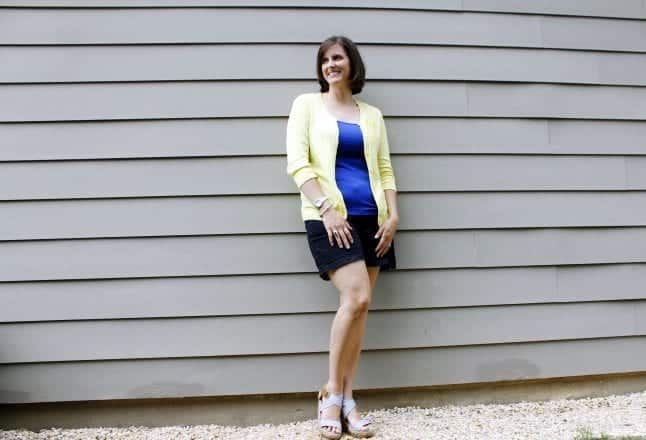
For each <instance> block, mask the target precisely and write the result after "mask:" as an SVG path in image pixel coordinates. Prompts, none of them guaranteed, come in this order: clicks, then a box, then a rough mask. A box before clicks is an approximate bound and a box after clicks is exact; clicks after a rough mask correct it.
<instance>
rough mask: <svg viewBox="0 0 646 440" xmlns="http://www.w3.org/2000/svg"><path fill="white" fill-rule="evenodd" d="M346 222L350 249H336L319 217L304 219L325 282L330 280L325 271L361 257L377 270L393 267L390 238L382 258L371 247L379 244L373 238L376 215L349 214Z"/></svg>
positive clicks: (315, 259) (308, 237)
mask: <svg viewBox="0 0 646 440" xmlns="http://www.w3.org/2000/svg"><path fill="white" fill-rule="evenodd" d="M348 223H350V225H352V238H353V239H354V243H353V244H351V245H350V249H346V248H340V247H339V246H338V245H337V244H336V243H335V245H334V246H330V241H329V240H328V236H327V232H326V231H325V226H323V222H322V221H321V220H306V221H305V230H306V231H307V241H308V242H309V245H310V250H311V251H312V256H313V257H314V262H315V263H316V267H317V268H318V270H319V275H320V276H321V278H323V279H324V280H326V281H327V280H329V279H330V277H329V275H328V272H329V271H331V270H334V269H338V268H339V267H341V266H345V265H346V264H349V263H352V262H353V261H357V260H364V261H365V262H366V266H368V267H379V268H380V269H381V270H390V269H395V268H396V267H397V262H396V260H395V242H394V241H393V243H392V246H390V249H389V250H388V252H386V254H385V255H384V256H383V257H381V258H379V257H377V255H376V253H375V248H376V247H377V243H379V239H377V238H375V234H376V233H377V231H378V230H379V226H378V225H377V216H349V217H348Z"/></svg>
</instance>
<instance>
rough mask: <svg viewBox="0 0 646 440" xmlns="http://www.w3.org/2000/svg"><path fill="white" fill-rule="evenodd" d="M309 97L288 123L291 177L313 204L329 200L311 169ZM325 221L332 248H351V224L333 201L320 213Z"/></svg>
mask: <svg viewBox="0 0 646 440" xmlns="http://www.w3.org/2000/svg"><path fill="white" fill-rule="evenodd" d="M306 99H307V97H306V96H303V95H301V96H299V97H297V98H296V99H295V100H294V103H293V104H292V109H291V111H290V112H289V119H288V120H287V173H288V174H289V175H291V176H292V178H293V179H294V182H295V183H296V185H297V186H298V188H299V189H300V190H301V192H302V193H303V194H305V197H307V198H308V199H309V200H310V201H311V202H312V203H314V201H315V200H316V199H320V198H322V197H324V196H325V194H323V191H322V190H321V186H320V185H319V183H318V180H317V178H316V173H315V172H314V170H313V169H312V167H311V165H310V139H309V125H310V111H309V105H308V103H307V102H306ZM319 213H320V214H321V219H322V220H323V224H324V226H325V230H326V231H327V234H328V240H329V241H330V246H334V242H335V241H336V243H337V244H338V245H339V247H346V248H350V243H352V242H353V239H352V233H351V232H350V229H352V228H351V226H350V224H349V223H348V222H347V221H346V220H345V219H344V218H343V216H341V214H339V213H338V212H337V211H336V210H335V209H334V207H333V206H332V204H331V203H330V201H325V203H324V204H323V206H321V208H320V209H319Z"/></svg>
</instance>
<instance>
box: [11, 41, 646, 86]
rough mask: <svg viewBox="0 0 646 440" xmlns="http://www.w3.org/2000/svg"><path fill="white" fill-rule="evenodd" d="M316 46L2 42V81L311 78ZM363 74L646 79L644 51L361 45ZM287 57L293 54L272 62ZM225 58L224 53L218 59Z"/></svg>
mask: <svg viewBox="0 0 646 440" xmlns="http://www.w3.org/2000/svg"><path fill="white" fill-rule="evenodd" d="M316 49H317V46H316V45H311V44H307V45H304V44H301V45H295V44H284V45H275V44H272V45H266V44H263V45H250V44H233V45H193V46H191V45H188V46H187V45H168V46H153V47H151V46H98V47H97V46H22V47H21V46H5V47H2V46H0V59H2V60H3V63H4V68H3V69H2V70H1V71H0V83H30V82H45V83H48V82H89V81H169V80H223V79H226V80H241V79H261V80H262V79H278V80H284V79H315V77H316V73H315V71H314V69H313V67H312V64H313V58H314V55H313V54H314V53H315V52H316ZM361 53H362V56H363V58H364V60H365V62H366V64H367V66H368V79H369V80H375V79H382V80H386V79H391V80H394V79H396V80H406V79H408V80H452V81H453V80H468V81H511V82H556V83H574V84H606V85H641V86H643V85H646V78H645V77H644V75H641V74H640V73H641V72H643V71H645V70H646V55H644V54H630V53H610V52H576V51H565V50H535V49H499V48H465V47H432V46H427V47H424V46H372V45H362V47H361ZM286 58H287V59H289V60H290V62H288V63H283V62H276V60H281V59H286ZM222 60H227V62H225V63H223V62H222Z"/></svg>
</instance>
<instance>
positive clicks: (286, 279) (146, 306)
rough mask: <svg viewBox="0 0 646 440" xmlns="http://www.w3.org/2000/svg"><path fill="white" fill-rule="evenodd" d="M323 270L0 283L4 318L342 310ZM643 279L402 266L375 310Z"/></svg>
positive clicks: (571, 269)
mask: <svg viewBox="0 0 646 440" xmlns="http://www.w3.org/2000/svg"><path fill="white" fill-rule="evenodd" d="M317 278H318V275H315V274H282V275H252V276H218V277H181V278H150V279H120V280H82V281H57V282H19V283H0V296H2V298H3V307H2V309H0V322H30V321H64V320H81V319H83V320H93V319H119V318H158V317H187V316H234V315H266V314H283V313H315V312H332V311H334V310H336V308H337V306H338V294H337V292H336V291H335V290H334V288H333V286H332V285H331V284H330V283H321V282H319V281H317ZM644 284H646V264H610V265H587V266H561V267H531V268H498V269H496V268H482V269H436V270H416V271H398V272H391V273H384V274H382V275H381V276H380V280H379V283H378V285H377V287H376V290H375V292H374V297H373V301H372V305H371V309H373V310H391V309H416V308H420V309H424V308H438V307H465V306H494V305H501V304H518V305H521V304H534V303H560V302H579V301H615V300H628V299H643V293H642V291H641V289H639V288H635V286H642V285H644ZM34 304H39V305H40V306H39V307H34ZM521 312H522V310H521ZM521 314H522V313H521Z"/></svg>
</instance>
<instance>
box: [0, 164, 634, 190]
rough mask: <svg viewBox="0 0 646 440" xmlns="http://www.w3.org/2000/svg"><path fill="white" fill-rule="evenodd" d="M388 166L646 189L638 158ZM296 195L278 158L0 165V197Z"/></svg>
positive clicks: (408, 173)
mask: <svg viewBox="0 0 646 440" xmlns="http://www.w3.org/2000/svg"><path fill="white" fill-rule="evenodd" d="M393 166H394V168H395V170H396V172H397V177H398V189H399V191H402V192H408V191H523V190H524V191H537V190H538V191H541V190H547V191H554V190H586V191H590V190H626V189H630V190H643V189H645V188H646V180H644V179H645V178H644V176H646V157H643V156H631V157H621V156H585V157H576V156H511V155H510V156H494V155H437V156H430V155H429V156H423V155H420V156H395V157H393ZM241 170H244V173H243V172H241ZM81 183H82V185H81ZM296 192H297V188H296V186H295V185H294V183H293V182H292V181H291V179H290V178H289V177H288V176H287V174H286V173H285V159H284V158H282V157H250V158H209V159H195V158H193V159H147V160H118V161H59V162H19V163H12V162H6V163H0V199H2V200H25V199H58V198H69V199H74V198H101V197H144V196H174V195H244V194H287V193H291V194H295V193H296Z"/></svg>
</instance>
